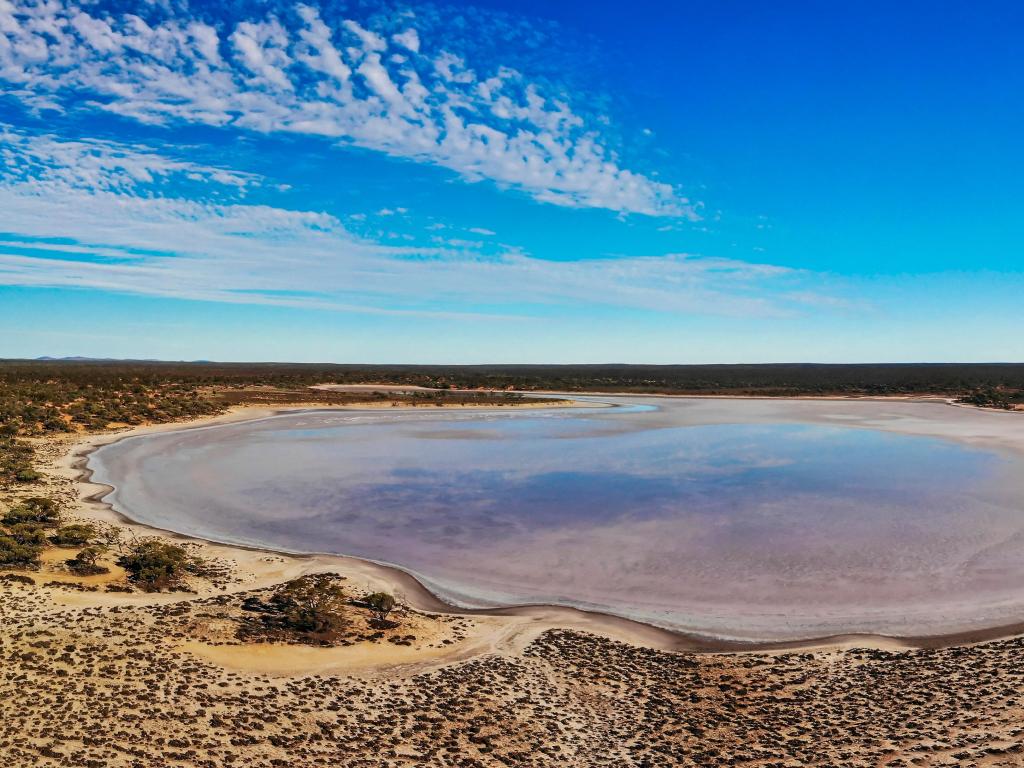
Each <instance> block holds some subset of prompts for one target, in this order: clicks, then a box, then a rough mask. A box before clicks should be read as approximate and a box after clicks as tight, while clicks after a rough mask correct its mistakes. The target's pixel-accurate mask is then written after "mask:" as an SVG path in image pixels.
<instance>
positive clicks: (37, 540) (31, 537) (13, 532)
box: [7, 523, 46, 547]
mask: <svg viewBox="0 0 1024 768" xmlns="http://www.w3.org/2000/svg"><path fill="white" fill-rule="evenodd" d="M7 534H8V536H10V537H11V538H12V539H14V540H15V541H16V542H18V543H19V544H24V545H28V546H32V547H43V546H45V545H46V528H45V527H44V526H42V525H41V524H39V523H17V524H16V525H12V526H11V527H10V528H8V529H7Z"/></svg>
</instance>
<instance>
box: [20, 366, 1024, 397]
mask: <svg viewBox="0 0 1024 768" xmlns="http://www.w3.org/2000/svg"><path fill="white" fill-rule="evenodd" d="M29 382H34V383H37V384H39V385H40V386H45V387H46V388H48V389H53V390H54V391H60V390H68V391H69V392H74V393H75V394H81V393H83V392H84V391H87V390H89V389H90V388H110V387H112V386H113V387H117V388H122V389H123V388H124V387H125V386H126V385H131V386H138V387H141V388H145V387H147V386H159V387H161V388H163V387H167V386H169V385H172V384H174V385H180V386H183V387H188V388H204V387H229V388H230V387H245V386H252V385H257V384H258V385H265V386H276V387H294V386H303V385H308V384H313V383H321V382H332V383H339V384H367V383H390V384H408V385H419V386H425V387H434V388H441V389H447V388H466V389H518V390H525V391H531V390H538V389H550V390H560V391H566V392H576V391H585V390H595V391H623V392H650V393H666V394H669V393H671V394H758V395H769V396H770V395H779V396H784V395H798V394H805V395H827V394H850V395H896V394H905V395H923V394H936V395H967V394H969V393H972V392H976V391H982V390H984V391H993V392H1003V391H1024V363H900V364H895V363H894V364H858V365H822V364H810V363H779V364H767V365H612V364H599V365H349V364H326V363H325V364H319V363H205V362H204V363H176V362H148V361H140V362H135V361H91V360H72V361H68V360H7V361H0V386H2V385H3V384H6V385H8V386H11V385H14V386H18V387H22V386H24V385H26V384H27V383H29Z"/></svg>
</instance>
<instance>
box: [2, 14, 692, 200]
mask: <svg viewBox="0 0 1024 768" xmlns="http://www.w3.org/2000/svg"><path fill="white" fill-rule="evenodd" d="M170 7H178V6H177V5H174V6H172V4H169V3H168V4H160V3H151V4H146V5H140V6H139V7H138V8H136V9H135V12H134V13H123V14H109V15H108V14H106V13H104V12H103V11H100V10H98V9H95V7H93V6H82V5H80V4H78V3H68V2H60V1H59V0H48V2H33V1H32V0H0V80H3V81H4V82H6V83H7V84H8V88H7V94H8V95H11V96H14V97H16V98H19V99H21V101H22V102H24V103H25V104H26V105H29V106H30V107H31V108H34V109H36V110H46V109H58V110H65V109H81V108H86V109H93V110H103V111H106V112H109V113H115V114H118V115H122V116H124V117H127V118H131V119H133V120H136V121H140V122H142V123H151V124H170V123H180V122H185V123H192V124H203V125H208V126H221V127H231V128H234V129H241V130H248V131H255V132H260V133H265V134H269V133H293V134H305V135H313V136H321V137H329V138H331V139H336V140H337V141H339V142H341V143H344V144H351V145H356V146H359V147H365V148H368V149H372V150H376V151H379V152H383V153H386V154H388V155H392V156H396V157H402V158H408V159H411V160H415V161H420V162H427V163H432V164H435V165H438V166H443V167H445V168H449V169H451V170H453V171H455V172H457V173H459V174H460V175H461V176H463V177H464V178H466V179H469V180H481V179H488V180H491V181H493V182H495V183H497V184H499V185H502V186H506V187H510V188H515V189H518V190H521V191H523V192H525V193H527V194H529V195H531V196H532V197H533V198H535V199H537V200H540V201H544V202H549V203H554V204H557V205H562V206H575V207H594V208H606V209H610V210H613V211H616V212H620V213H640V214H648V215H654V216H674V217H690V218H695V217H696V214H695V207H694V206H693V205H691V204H690V202H689V201H688V200H686V199H685V198H684V197H683V196H682V195H681V194H680V193H679V191H678V190H677V189H675V188H673V187H672V186H671V185H669V184H666V183H664V182H662V181H658V180H656V179H655V178H654V177H652V175H650V174H644V173H640V172H636V171H633V170H630V169H629V168H627V167H625V166H624V165H623V163H622V161H621V160H620V158H619V155H618V153H617V152H616V150H615V148H614V147H613V146H612V145H611V142H610V140H609V139H608V138H607V136H605V135H604V131H603V126H604V124H605V123H606V122H607V117H606V116H605V115H603V114H600V112H596V113H595V112H594V111H593V110H588V109H583V110H580V109H576V108H574V106H573V105H572V104H571V103H570V100H569V99H568V98H567V97H566V95H565V92H564V89H559V88H557V87H554V86H552V85H551V84H550V82H549V81H548V80H547V79H546V78H541V79H540V80H539V81H535V80H532V79H531V78H530V76H529V74H528V73H524V72H521V71H519V70H517V69H513V68H511V67H508V66H504V65H503V64H502V63H501V62H500V61H496V62H491V63H488V64H486V65H483V64H481V65H477V66H470V65H469V64H468V63H467V60H466V58H465V56H464V55H462V53H461V52H460V51H458V50H449V48H448V41H445V40H442V39H440V37H439V36H437V35H433V34H431V30H430V29H420V28H418V26H417V25H418V23H419V22H418V19H417V17H416V16H415V15H413V14H406V15H401V16H398V17H397V18H398V19H399V21H397V22H396V21H395V18H392V19H390V20H384V19H383V17H374V19H372V20H366V19H363V20H362V21H357V20H356V19H352V18H344V17H342V16H338V15H336V13H334V12H333V11H332V12H327V11H323V10H321V9H320V8H318V7H315V6H313V5H305V4H298V5H295V6H281V7H278V8H276V9H275V10H273V11H271V12H268V13H266V14H265V15H262V16H258V17H252V18H245V19H231V20H225V19H212V18H201V17H200V16H198V15H190V14H189V13H186V12H183V11H169V10H168V8H170ZM396 24H398V25H399V27H398V28H395V25H396Z"/></svg>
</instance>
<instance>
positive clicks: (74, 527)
mask: <svg viewBox="0 0 1024 768" xmlns="http://www.w3.org/2000/svg"><path fill="white" fill-rule="evenodd" d="M95 535H96V528H95V527H94V526H91V525H83V524H80V523H73V524H71V525H65V526H61V527H60V528H58V529H57V531H56V532H55V533H54V534H53V536H51V537H50V541H52V542H53V543H54V544H56V545H57V546H58V547H80V546H82V545H83V544H88V543H89V539H91V538H93V537H94V536H95Z"/></svg>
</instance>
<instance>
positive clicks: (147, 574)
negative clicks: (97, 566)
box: [117, 539, 192, 592]
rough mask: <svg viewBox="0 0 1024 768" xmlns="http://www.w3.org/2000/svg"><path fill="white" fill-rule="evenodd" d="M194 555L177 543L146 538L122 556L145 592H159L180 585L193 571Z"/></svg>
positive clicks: (130, 576) (120, 561)
mask: <svg viewBox="0 0 1024 768" xmlns="http://www.w3.org/2000/svg"><path fill="white" fill-rule="evenodd" d="M191 561H192V558H191V557H190V556H189V554H188V552H187V551H186V550H185V548H184V547H179V546H178V545H177V544H171V543H169V542H165V541H160V540H159V539H145V540H143V541H140V542H137V543H136V544H135V545H134V546H132V547H131V548H130V549H129V550H128V551H127V552H126V553H125V554H123V555H121V557H120V558H118V561H117V564H118V565H120V566H121V567H122V568H124V569H125V571H127V572H128V579H129V580H130V581H131V582H133V583H134V584H135V585H136V586H138V587H139V588H140V589H142V590H143V591H145V592H159V591H160V590H162V589H168V588H172V587H176V586H178V585H179V584H180V583H181V581H182V579H184V578H185V575H186V573H187V572H188V570H189V566H190V564H191Z"/></svg>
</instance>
